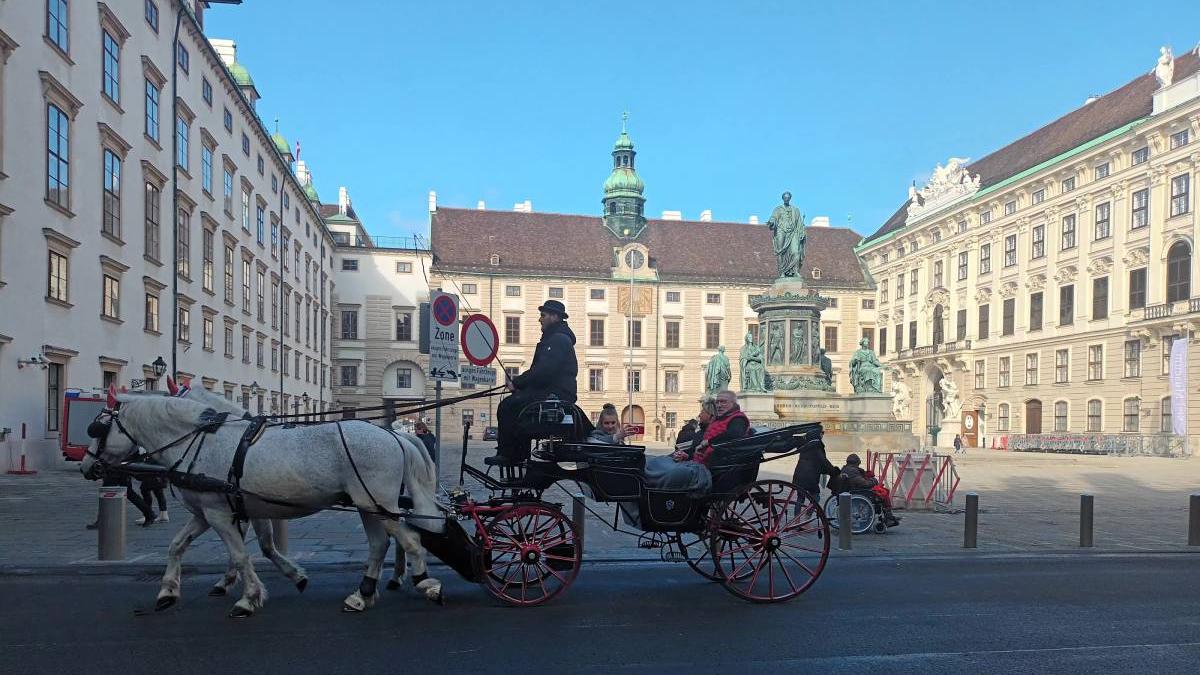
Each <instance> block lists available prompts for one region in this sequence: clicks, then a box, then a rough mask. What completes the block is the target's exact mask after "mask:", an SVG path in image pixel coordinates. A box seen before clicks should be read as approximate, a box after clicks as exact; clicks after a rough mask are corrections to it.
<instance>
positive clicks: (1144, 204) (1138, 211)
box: [1129, 188, 1150, 230]
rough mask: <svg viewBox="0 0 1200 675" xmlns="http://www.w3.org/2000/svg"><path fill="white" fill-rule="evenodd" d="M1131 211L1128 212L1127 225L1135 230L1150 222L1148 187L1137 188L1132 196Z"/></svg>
mask: <svg viewBox="0 0 1200 675" xmlns="http://www.w3.org/2000/svg"><path fill="white" fill-rule="evenodd" d="M1132 203H1133V212H1132V213H1131V214H1130V220H1129V227H1130V229H1133V230H1136V229H1139V228H1143V227H1146V226H1147V225H1149V224H1150V189H1149V188H1146V189H1144V190H1137V191H1135V192H1134V193H1133V196H1132Z"/></svg>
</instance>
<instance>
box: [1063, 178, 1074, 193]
mask: <svg viewBox="0 0 1200 675" xmlns="http://www.w3.org/2000/svg"><path fill="white" fill-rule="evenodd" d="M1074 189H1075V177H1074V176H1071V177H1069V178H1064V179H1063V182H1062V191H1063V193H1064V194H1065V193H1067V192H1071V191H1073V190H1074Z"/></svg>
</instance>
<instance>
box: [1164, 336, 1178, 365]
mask: <svg viewBox="0 0 1200 675" xmlns="http://www.w3.org/2000/svg"><path fill="white" fill-rule="evenodd" d="M1178 337H1179V336H1178V335H1165V336H1163V339H1162V374H1163V375H1170V374H1171V343H1173V342H1175V339H1176V338H1178Z"/></svg>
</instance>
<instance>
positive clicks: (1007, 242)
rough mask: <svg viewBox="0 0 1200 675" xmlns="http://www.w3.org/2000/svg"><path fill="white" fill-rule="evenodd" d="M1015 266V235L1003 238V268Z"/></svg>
mask: <svg viewBox="0 0 1200 675" xmlns="http://www.w3.org/2000/svg"><path fill="white" fill-rule="evenodd" d="M1016 264H1017V235H1015V234H1010V235H1008V236H1007V237H1005V238H1004V266H1005V267H1013V266H1015V265H1016Z"/></svg>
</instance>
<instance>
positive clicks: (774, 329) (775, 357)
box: [767, 321, 783, 366]
mask: <svg viewBox="0 0 1200 675" xmlns="http://www.w3.org/2000/svg"><path fill="white" fill-rule="evenodd" d="M767 325H768V328H769V330H768V331H767V349H768V350H769V352H770V358H769V360H770V362H771V365H773V366H774V365H779V364H782V363H783V322H782V321H772V322H771V323H770V324H767Z"/></svg>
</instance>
